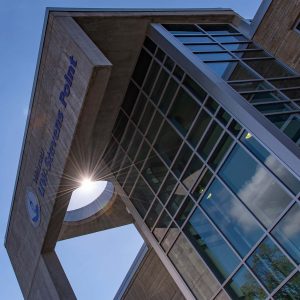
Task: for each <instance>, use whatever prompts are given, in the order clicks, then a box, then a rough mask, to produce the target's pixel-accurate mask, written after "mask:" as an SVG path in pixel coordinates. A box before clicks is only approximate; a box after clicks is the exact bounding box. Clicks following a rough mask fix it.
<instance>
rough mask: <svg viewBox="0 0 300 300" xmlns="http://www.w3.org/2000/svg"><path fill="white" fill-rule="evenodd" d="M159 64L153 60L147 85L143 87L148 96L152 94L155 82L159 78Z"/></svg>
mask: <svg viewBox="0 0 300 300" xmlns="http://www.w3.org/2000/svg"><path fill="white" fill-rule="evenodd" d="M159 68H160V67H159V64H158V63H157V62H156V61H154V60H153V62H152V65H151V68H150V71H149V73H148V75H147V78H146V81H145V84H144V86H143V90H144V91H145V93H146V94H148V95H149V94H150V91H151V89H152V87H153V84H154V82H155V79H156V77H157V74H158V72H159Z"/></svg>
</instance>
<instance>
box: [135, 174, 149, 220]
mask: <svg viewBox="0 0 300 300" xmlns="http://www.w3.org/2000/svg"><path fill="white" fill-rule="evenodd" d="M153 199H154V195H153V193H152V192H151V190H150V189H149V188H148V186H147V184H146V183H145V181H144V180H143V179H142V178H141V177H140V178H139V179H138V181H137V183H136V185H135V188H134V190H133V192H132V193H131V196H130V200H131V202H132V203H133V205H134V207H135V208H136V209H137V211H138V213H139V214H140V215H141V217H142V218H144V217H145V215H146V212H147V211H148V208H149V207H150V204H151V202H152V200H153Z"/></svg>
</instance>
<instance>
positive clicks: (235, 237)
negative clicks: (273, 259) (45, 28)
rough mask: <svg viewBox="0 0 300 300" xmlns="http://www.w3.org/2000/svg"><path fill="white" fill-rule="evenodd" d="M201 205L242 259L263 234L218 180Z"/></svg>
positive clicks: (212, 185) (254, 221)
mask: <svg viewBox="0 0 300 300" xmlns="http://www.w3.org/2000/svg"><path fill="white" fill-rule="evenodd" d="M200 205H201V207H202V208H203V209H204V210H205V211H206V213H207V214H208V215H209V217H210V218H211V219H212V220H213V222H214V223H215V224H216V225H217V227H218V228H219V229H220V230H221V231H222V232H223V234H224V235H225V236H226V237H227V238H228V240H229V241H230V242H231V244H232V245H233V246H234V248H235V249H236V250H237V251H238V252H239V253H240V255H241V256H242V257H244V256H245V255H246V254H247V253H248V252H249V250H250V249H251V248H252V247H253V246H254V244H255V243H256V242H257V241H258V239H259V238H260V237H261V236H262V234H263V231H262V229H261V228H260V226H259V225H258V223H257V221H256V220H255V219H254V217H253V216H252V215H251V214H250V213H249V211H248V210H247V209H246V208H245V207H244V206H243V204H242V203H241V202H240V201H239V200H238V199H237V198H236V197H234V196H233V195H231V193H229V192H228V191H227V190H226V189H225V187H224V186H223V185H222V184H221V183H220V182H219V181H218V180H216V179H215V180H214V181H213V183H212V184H211V186H210V187H209V189H208V190H207V192H206V193H205V195H204V196H203V198H202V200H201V202H200Z"/></svg>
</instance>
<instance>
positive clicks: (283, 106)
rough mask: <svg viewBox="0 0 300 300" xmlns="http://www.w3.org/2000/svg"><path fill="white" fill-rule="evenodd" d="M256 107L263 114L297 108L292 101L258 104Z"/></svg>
mask: <svg viewBox="0 0 300 300" xmlns="http://www.w3.org/2000/svg"><path fill="white" fill-rule="evenodd" d="M255 107H256V109H258V110H259V111H260V112H262V113H263V114H266V113H273V112H284V111H291V110H294V109H295V106H294V105H293V104H292V103H272V104H257V105H255Z"/></svg>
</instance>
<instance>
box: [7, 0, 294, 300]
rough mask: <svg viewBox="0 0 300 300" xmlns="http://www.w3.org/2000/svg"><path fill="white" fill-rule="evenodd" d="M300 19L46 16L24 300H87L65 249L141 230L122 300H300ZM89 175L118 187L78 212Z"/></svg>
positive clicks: (16, 256)
mask: <svg viewBox="0 0 300 300" xmlns="http://www.w3.org/2000/svg"><path fill="white" fill-rule="evenodd" d="M281 8H282V9H281ZM282 10H284V12H285V13H284V18H283V12H282ZM287 12H290V13H289V14H288V15H287ZM299 13H300V7H299V5H298V2H297V1H290V2H289V4H287V3H286V2H285V1H280V0H273V1H263V3H262V5H261V7H260V9H259V11H258V13H257V15H256V17H255V18H254V20H253V21H252V23H249V22H248V21H246V20H244V19H243V18H241V17H240V16H239V15H237V14H236V13H235V12H234V11H232V10H229V9H228V10H227V9H212V10H187V11H137V10H136V11H68V10H65V11H64V10H62V11H54V10H49V11H48V12H47V17H46V22H45V32H44V38H43V41H42V43H41V52H40V61H39V65H38V68H37V72H36V79H35V84H34V88H33V94H32V101H31V107H30V115H29V118H28V123H27V130H26V134H25V138H24V143H23V151H22V156H21V159H20V164H19V171H18V177H17V180H16V186H15V192H14V199H13V203H12V209H11V214H10V219H9V224H8V229H7V235H6V241H5V246H6V248H7V251H8V253H9V256H10V259H11V262H12V265H13V267H14V270H15V273H16V275H17V278H18V281H19V284H20V287H21V289H22V292H23V295H24V298H26V299H75V298H76V296H75V294H74V292H73V290H72V287H71V286H70V284H69V282H68V280H67V278H66V276H65V273H64V271H63V268H62V266H61V265H60V263H59V260H58V258H57V256H56V254H55V245H56V243H57V241H58V240H63V239H67V238H72V237H75V236H79V235H83V234H87V233H91V232H96V231H100V230H105V229H108V228H113V227H116V226H122V225H125V224H129V223H134V224H135V226H136V228H137V229H138V231H139V232H140V233H141V235H142V237H143V238H144V240H145V245H144V246H143V248H142V249H141V251H140V253H139V254H138V256H137V258H136V261H135V263H134V264H133V266H132V268H131V269H130V271H129V273H128V275H127V276H126V278H125V279H124V282H123V284H122V286H121V287H120V289H119V291H118V293H117V294H116V297H115V299H126V300H129V299H143V298H144V299H166V300H168V299H173V300H174V299H218V300H220V299H299V295H300V290H299V286H300V273H299V271H300V266H299V263H300V238H299V236H300V230H299V228H300V226H299V225H300V224H299V222H300V221H299V220H300V218H299V216H300V206H299V205H300V204H299V196H300V182H299V180H300V179H299V177H300V160H299V157H300V150H299V144H300V93H299V91H300V76H299V73H298V72H299V57H300V56H299V51H298V49H299V45H300V34H299V32H300V31H299V32H298V29H297V28H298V24H299ZM281 24H283V25H282V26H281ZM283 37H284V38H283ZM288 45H290V46H288ZM83 176H89V177H92V178H93V180H95V181H99V180H106V181H108V182H109V185H107V186H106V189H105V190H104V192H103V193H102V194H101V195H100V196H99V197H98V198H97V199H96V200H95V201H92V202H91V203H90V204H89V205H87V206H85V207H82V208H79V209H76V210H74V211H70V210H67V209H68V205H69V202H70V199H71V197H72V193H74V190H76V189H77V188H78V186H79V181H80V179H81V178H82V177H83Z"/></svg>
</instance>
